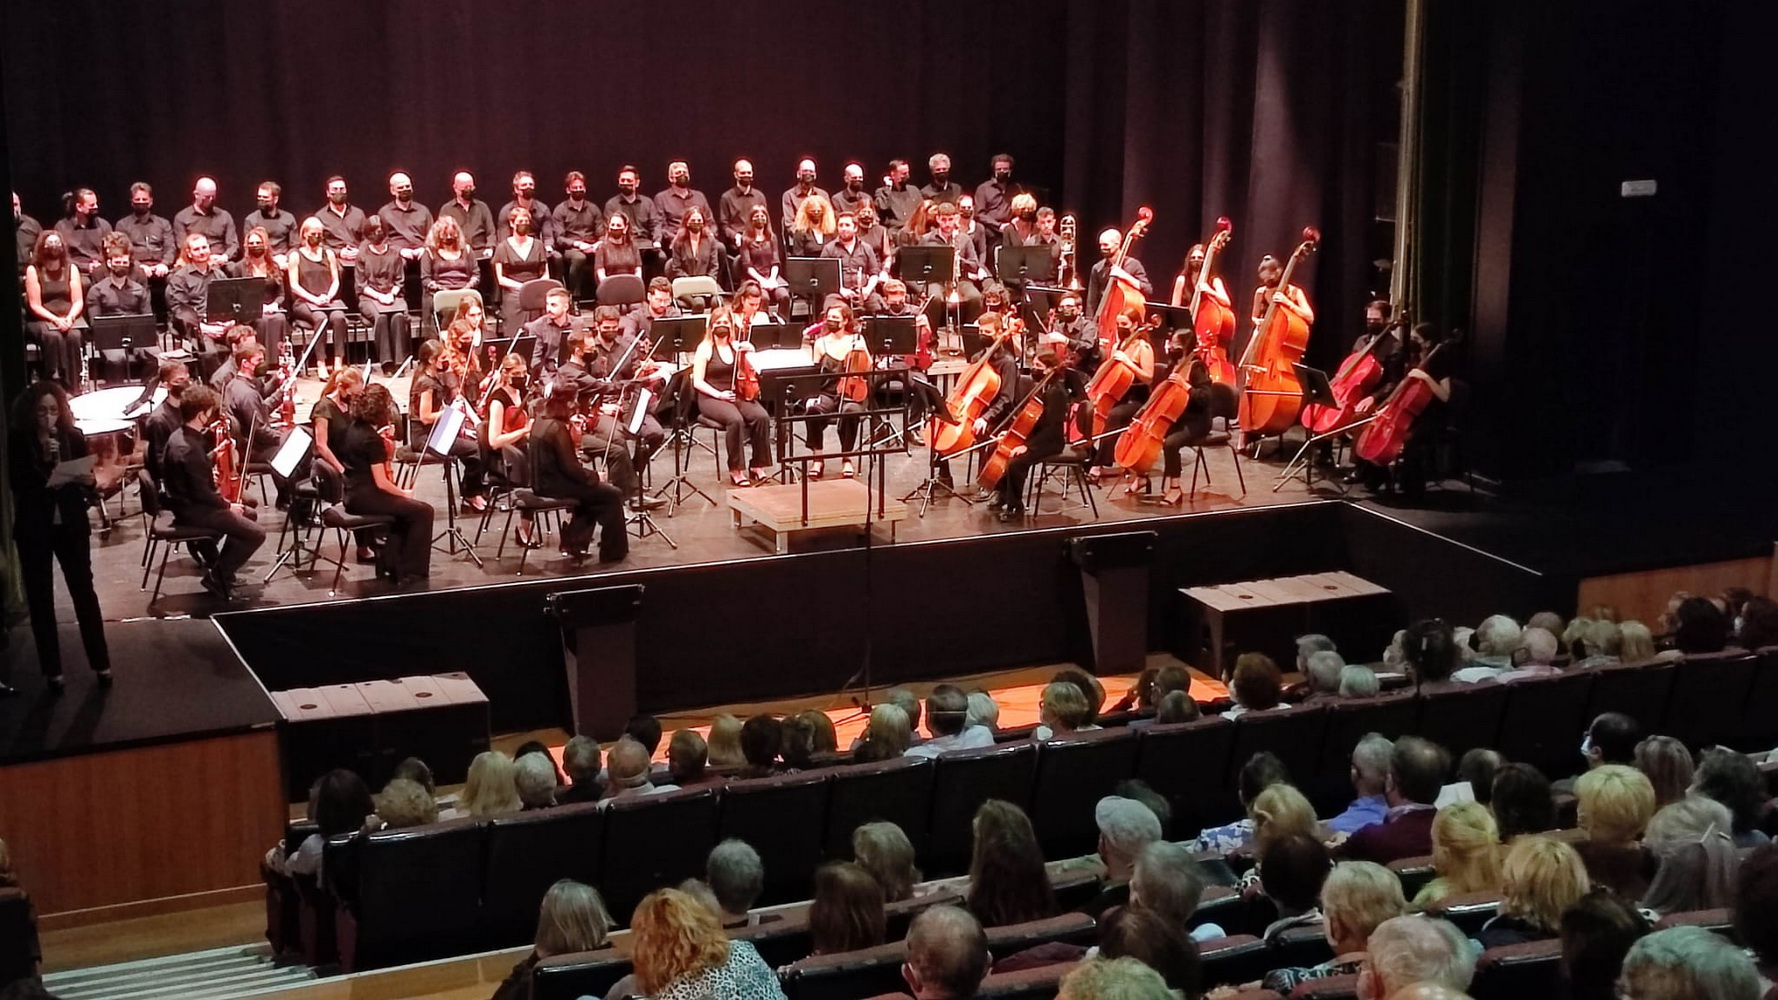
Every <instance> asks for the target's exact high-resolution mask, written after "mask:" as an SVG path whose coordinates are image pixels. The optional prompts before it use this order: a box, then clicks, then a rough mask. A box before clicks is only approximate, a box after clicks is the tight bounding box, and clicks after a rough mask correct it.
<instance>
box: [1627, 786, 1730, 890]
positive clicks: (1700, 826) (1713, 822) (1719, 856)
mask: <svg viewBox="0 0 1778 1000" xmlns="http://www.w3.org/2000/svg"><path fill="white" fill-rule="evenodd" d="M1733 824H1734V817H1733V816H1732V815H1731V814H1730V812H1729V809H1728V807H1727V806H1725V805H1723V804H1722V803H1720V802H1717V801H1716V800H1714V799H1710V798H1706V797H1704V796H1702V795H1690V796H1687V797H1685V798H1683V799H1681V800H1679V801H1678V802H1675V803H1673V804H1672V805H1670V806H1663V807H1662V808H1661V810H1660V811H1659V812H1657V813H1655V815H1654V818H1653V819H1651V820H1649V821H1648V833H1647V834H1646V835H1645V836H1644V837H1643V843H1644V844H1646V845H1647V846H1648V849H1649V851H1650V852H1651V853H1653V854H1654V856H1655V859H1656V861H1657V862H1658V865H1657V867H1656V868H1655V876H1654V878H1653V879H1652V880H1650V882H1649V885H1648V891H1647V892H1646V893H1644V894H1643V896H1642V905H1643V906H1645V907H1647V908H1648V909H1651V910H1653V911H1655V912H1656V913H1659V914H1661V915H1662V916H1666V915H1667V914H1669V913H1686V912H1689V911H1691V910H1713V909H1717V908H1718V907H1724V906H1728V905H1729V904H1730V903H1731V902H1733V901H1734V895H1735V893H1734V890H1735V877H1736V875H1737V874H1738V869H1739V866H1740V855H1739V853H1737V852H1736V850H1735V844H1734V841H1733V840H1732V839H1731V838H1730V835H1729V830H1730V829H1731V827H1732V826H1733Z"/></svg>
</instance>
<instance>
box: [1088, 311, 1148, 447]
mask: <svg viewBox="0 0 1778 1000" xmlns="http://www.w3.org/2000/svg"><path fill="white" fill-rule="evenodd" d="M1148 331H1149V328H1148V327H1147V326H1144V325H1143V324H1142V317H1141V316H1140V315H1139V314H1138V313H1137V312H1136V310H1134V309H1126V310H1124V311H1123V312H1122V313H1119V314H1118V317H1117V338H1118V344H1117V347H1116V348H1115V349H1114V350H1112V352H1111V357H1109V358H1106V359H1105V362H1104V364H1102V365H1100V366H1099V372H1098V373H1097V374H1095V375H1094V378H1093V385H1092V386H1089V389H1088V391H1089V393H1092V394H1093V396H1092V401H1093V410H1094V414H1095V418H1094V422H1093V435H1094V436H1095V437H1097V438H1098V441H1097V442H1095V444H1094V454H1095V456H1096V461H1095V464H1094V466H1093V468H1091V469H1089V470H1088V471H1087V474H1088V475H1089V476H1090V477H1092V478H1093V479H1095V480H1097V479H1103V478H1106V477H1108V476H1112V475H1115V474H1116V473H1117V471H1118V470H1117V467H1116V465H1115V464H1114V462H1113V456H1114V455H1115V454H1116V452H1117V434H1116V433H1114V432H1116V431H1118V430H1121V429H1123V428H1124V427H1127V426H1129V424H1130V420H1131V418H1133V417H1135V416H1136V411H1137V410H1140V409H1142V404H1143V403H1146V402H1148V387H1149V386H1150V385H1151V384H1152V383H1153V382H1154V345H1153V344H1150V343H1149V342H1148ZM1119 365H1121V366H1123V367H1125V368H1127V369H1128V370H1129V375H1130V379H1129V382H1130V385H1129V388H1128V389H1125V390H1124V391H1123V392H1122V393H1121V394H1117V393H1112V394H1107V393H1106V392H1105V391H1104V390H1102V389H1101V388H1100V387H1101V386H1103V385H1105V384H1106V383H1107V381H1108V380H1107V378H1106V377H1105V376H1109V375H1111V374H1112V372H1111V370H1110V369H1111V368H1112V367H1113V366H1119ZM1099 414H1103V415H1104V416H1103V418H1102V419H1101V418H1100V417H1099Z"/></svg>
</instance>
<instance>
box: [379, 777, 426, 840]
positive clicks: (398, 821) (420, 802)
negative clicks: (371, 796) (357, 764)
mask: <svg viewBox="0 0 1778 1000" xmlns="http://www.w3.org/2000/svg"><path fill="white" fill-rule="evenodd" d="M376 806H377V820H378V821H379V822H380V823H381V825H382V827H383V828H384V829H386V830H401V829H405V828H407V827H410V826H425V825H426V824H428V823H436V822H438V802H437V801H436V800H434V799H433V798H432V793H431V792H428V791H427V790H426V787H425V786H424V785H422V784H420V783H419V782H417V781H410V780H408V779H407V778H391V779H389V783H388V784H387V785H384V786H383V790H382V791H381V792H378V793H377V797H376Z"/></svg>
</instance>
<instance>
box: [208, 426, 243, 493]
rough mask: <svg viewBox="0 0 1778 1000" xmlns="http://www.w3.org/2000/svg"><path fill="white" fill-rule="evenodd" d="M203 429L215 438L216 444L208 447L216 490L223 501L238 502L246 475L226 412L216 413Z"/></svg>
mask: <svg viewBox="0 0 1778 1000" xmlns="http://www.w3.org/2000/svg"><path fill="white" fill-rule="evenodd" d="M205 430H207V431H209V432H210V434H211V436H212V437H214V438H215V439H216V446H215V447H213V448H211V449H210V461H211V463H212V466H211V473H212V474H213V476H214V478H215V481H216V492H218V493H220V494H222V500H223V502H224V503H231V504H232V503H240V502H241V488H242V486H243V485H244V484H245V483H246V481H247V477H246V476H245V475H244V474H243V472H244V470H243V468H242V465H241V455H240V451H239V450H238V449H237V448H236V446H235V436H234V434H233V433H232V432H231V430H230V428H229V424H228V416H227V415H226V414H220V413H219V414H217V415H216V419H215V420H213V421H211V422H210V426H208V427H206V428H205Z"/></svg>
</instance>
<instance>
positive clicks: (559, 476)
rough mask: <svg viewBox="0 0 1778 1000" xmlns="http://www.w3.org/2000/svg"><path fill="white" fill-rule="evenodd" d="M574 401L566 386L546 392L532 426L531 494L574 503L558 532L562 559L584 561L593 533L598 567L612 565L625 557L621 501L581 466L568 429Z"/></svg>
mask: <svg viewBox="0 0 1778 1000" xmlns="http://www.w3.org/2000/svg"><path fill="white" fill-rule="evenodd" d="M578 398H579V390H578V389H577V388H576V387H575V386H574V385H573V384H572V383H570V382H566V381H562V380H560V379H558V380H557V381H556V382H555V384H553V385H552V386H550V392H549V395H548V396H547V397H546V398H545V399H544V402H543V411H542V413H540V414H539V415H538V417H537V419H536V420H535V421H533V422H532V425H531V445H530V452H531V489H532V490H533V491H534V492H536V493H537V495H538V496H541V497H549V498H551V499H556V500H573V501H575V505H574V514H573V516H572V517H571V518H570V519H569V521H568V523H567V524H565V525H563V526H562V554H563V555H565V556H571V557H576V556H584V555H586V550H587V546H588V545H590V544H592V541H593V533H594V531H595V530H596V531H597V532H598V534H599V561H600V562H602V563H609V562H617V561H618V560H620V559H622V558H624V556H626V555H628V554H629V551H630V536H629V532H628V531H627V530H626V529H625V528H624V495H623V493H622V491H620V490H619V489H618V488H617V487H615V486H611V485H609V484H607V483H602V482H600V481H599V476H598V474H597V473H595V472H593V471H592V470H591V469H588V468H587V467H586V466H584V465H582V464H581V463H580V454H579V449H577V448H576V447H575V441H574V439H575V437H577V436H578V432H577V431H575V430H574V429H573V427H572V425H571V424H570V419H571V417H572V415H573V413H574V409H575V406H576V400H577V399H578Z"/></svg>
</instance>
